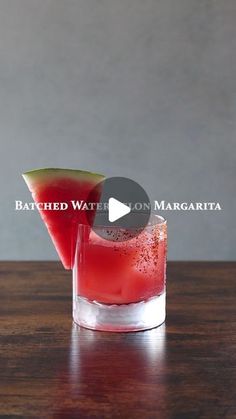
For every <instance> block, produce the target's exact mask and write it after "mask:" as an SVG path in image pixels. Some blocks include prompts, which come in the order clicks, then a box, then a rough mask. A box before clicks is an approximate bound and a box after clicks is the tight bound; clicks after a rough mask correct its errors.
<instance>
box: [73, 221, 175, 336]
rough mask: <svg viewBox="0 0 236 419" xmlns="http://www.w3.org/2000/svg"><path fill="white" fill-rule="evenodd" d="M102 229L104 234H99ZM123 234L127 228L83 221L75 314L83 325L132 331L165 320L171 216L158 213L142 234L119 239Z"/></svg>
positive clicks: (78, 245)
mask: <svg viewBox="0 0 236 419" xmlns="http://www.w3.org/2000/svg"><path fill="white" fill-rule="evenodd" d="M101 229H102V236H103V237H101V236H100V235H99V234H97V233H101ZM99 230H100V231H99ZM125 233H127V236H128V234H129V231H127V232H125ZM105 234H107V235H108V236H109V238H110V237H111V235H112V237H113V240H110V239H109V240H107V239H105V238H104V236H105ZM120 234H122V235H124V228H120V227H115V226H114V227H106V226H98V227H96V228H95V229H93V230H92V229H91V227H89V226H85V225H79V226H78V237H77V243H76V252H75V260H74V267H73V319H74V321H75V322H76V323H77V324H79V325H80V326H83V327H87V328H89V329H95V330H105V331H114V332H128V331H135V330H145V329H151V328H153V327H156V326H159V325H160V324H161V323H163V322H164V320H165V315H166V307H165V301H166V253H167V224H166V220H165V219H164V218H163V217H160V216H158V215H154V214H153V215H151V217H150V220H149V223H148V225H147V226H146V227H145V228H144V229H143V230H142V231H140V233H139V234H138V235H135V236H134V235H133V234H132V235H131V238H130V239H126V240H124V241H119V240H117V241H116V238H118V236H119V235H120Z"/></svg>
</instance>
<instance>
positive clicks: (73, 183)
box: [22, 168, 105, 269]
mask: <svg viewBox="0 0 236 419" xmlns="http://www.w3.org/2000/svg"><path fill="white" fill-rule="evenodd" d="M22 176H23V178H24V180H25V182H26V183H27V185H28V188H29V190H30V192H31V193H32V197H33V199H34V201H35V202H36V203H46V202H52V203H55V202H58V203H62V202H65V203H68V209H66V210H39V212H40V215H41V217H42V219H43V221H44V223H45V225H46V227H47V229H48V232H49V234H50V236H51V239H52V241H53V243H54V245H55V248H56V250H57V252H58V255H59V257H60V259H61V261H62V263H63V265H64V267H65V268H66V269H71V268H72V267H73V256H74V251H75V242H76V235H77V228H76V227H77V226H78V223H81V224H88V221H87V217H86V214H85V211H84V210H82V209H81V210H78V209H77V210H74V209H73V206H72V204H71V200H74V201H77V200H78V201H82V200H83V201H84V202H86V203H88V196H89V194H90V192H91V191H92V190H94V187H95V186H96V185H97V184H98V183H100V182H101V181H102V180H104V179H105V177H104V176H103V175H100V174H97V173H91V172H86V171H82V170H72V169H58V168H56V169H55V168H47V169H37V170H31V171H29V172H26V173H24V174H23V175H22ZM100 192H101V191H100ZM99 199H100V193H99V188H96V196H93V202H99Z"/></svg>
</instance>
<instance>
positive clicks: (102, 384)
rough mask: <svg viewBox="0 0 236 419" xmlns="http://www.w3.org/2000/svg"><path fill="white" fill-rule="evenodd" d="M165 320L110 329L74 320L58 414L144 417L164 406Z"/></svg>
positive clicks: (55, 413)
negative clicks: (138, 328) (135, 328)
mask: <svg viewBox="0 0 236 419" xmlns="http://www.w3.org/2000/svg"><path fill="white" fill-rule="evenodd" d="M164 366H165V325H164V324H163V325H162V326H160V327H159V328H156V329H152V330H149V331H145V332H135V333H107V332H96V331H92V330H86V329H83V328H80V327H78V326H76V325H75V324H73V326H72V331H71V343H70V352H69V357H68V365H67V366H66V369H65V371H64V372H63V374H62V376H61V377H60V380H59V387H58V391H57V395H56V404H55V408H54V416H53V417H54V418H60V419H61V418H70V419H74V418H79V417H100V418H103V417H131V416H132V414H134V412H135V411H137V412H138V413H139V415H140V416H142V414H143V417H145V415H147V414H148V411H149V409H150V412H152V411H153V406H155V408H156V409H157V410H158V409H159V411H160V410H163V409H164V406H165V375H164Z"/></svg>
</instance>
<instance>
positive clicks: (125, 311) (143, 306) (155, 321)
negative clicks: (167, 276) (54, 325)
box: [73, 293, 166, 332]
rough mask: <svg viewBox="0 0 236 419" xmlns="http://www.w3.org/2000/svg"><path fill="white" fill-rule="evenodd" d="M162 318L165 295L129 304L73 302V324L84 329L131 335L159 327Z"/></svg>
mask: <svg viewBox="0 0 236 419" xmlns="http://www.w3.org/2000/svg"><path fill="white" fill-rule="evenodd" d="M165 316H166V293H163V294H161V295H160V296H157V297H152V298H150V299H149V300H146V301H141V302H139V303H130V304H120V305H116V304H101V303H98V302H96V301H89V300H87V299H86V298H82V297H77V298H76V299H74V301H73V320H74V322H75V323H77V324H78V325H80V326H83V327H86V328H88V329H94V330H103V331H110V332H132V331H138V330H146V329H152V328H153V327H157V326H160V325H161V324H162V323H163V322H164V321H165Z"/></svg>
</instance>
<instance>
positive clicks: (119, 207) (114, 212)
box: [108, 198, 131, 223]
mask: <svg viewBox="0 0 236 419" xmlns="http://www.w3.org/2000/svg"><path fill="white" fill-rule="evenodd" d="M130 211H131V209H130V207H128V205H125V204H123V203H122V202H120V201H118V199H115V198H109V201H108V219H109V222H110V223H114V221H116V220H119V218H122V217H124V216H125V215H127V214H129V213H130Z"/></svg>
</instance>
